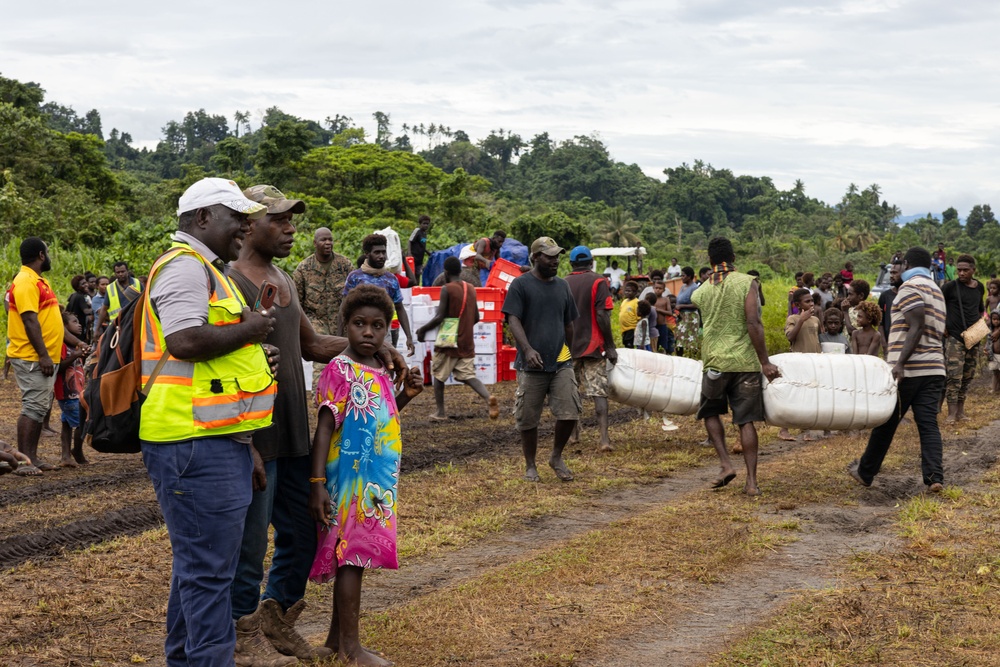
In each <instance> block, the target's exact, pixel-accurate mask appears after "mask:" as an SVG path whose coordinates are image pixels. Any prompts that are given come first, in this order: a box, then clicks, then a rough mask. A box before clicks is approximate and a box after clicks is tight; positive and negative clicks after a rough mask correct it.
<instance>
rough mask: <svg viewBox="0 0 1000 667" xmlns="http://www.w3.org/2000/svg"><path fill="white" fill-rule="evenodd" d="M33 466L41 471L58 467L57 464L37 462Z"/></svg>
mask: <svg viewBox="0 0 1000 667" xmlns="http://www.w3.org/2000/svg"><path fill="white" fill-rule="evenodd" d="M35 467H37V468H38V469H39V470H41V471H42V472H50V471H52V470H58V469H59V468H58V466H54V465H52V464H51V463H39V464H38V465H37V466H35Z"/></svg>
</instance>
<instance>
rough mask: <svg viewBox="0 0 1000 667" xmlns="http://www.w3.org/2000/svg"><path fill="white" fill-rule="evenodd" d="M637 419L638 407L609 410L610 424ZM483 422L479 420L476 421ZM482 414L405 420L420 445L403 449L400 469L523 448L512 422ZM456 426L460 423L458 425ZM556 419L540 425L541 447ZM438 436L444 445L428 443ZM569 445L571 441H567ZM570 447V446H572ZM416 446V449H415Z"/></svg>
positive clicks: (589, 423) (584, 423)
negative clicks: (444, 429)
mask: <svg viewBox="0 0 1000 667" xmlns="http://www.w3.org/2000/svg"><path fill="white" fill-rule="evenodd" d="M635 419H636V410H635V408H621V409H619V410H612V411H610V412H609V414H608V424H609V425H610V426H614V425H616V424H625V423H627V422H631V421H634V420H635ZM477 420H478V421H479V422H480V423H476V421H477ZM467 421H468V422H471V423H470V426H469V428H468V430H467V431H465V432H463V431H462V426H463V425H464V422H467ZM482 421H483V420H482V418H481V417H480V416H479V415H472V414H468V415H465V414H463V415H458V416H452V418H451V419H449V420H448V422H424V421H421V422H417V423H414V424H410V423H405V424H404V429H405V437H406V438H407V439H408V440H407V442H408V443H413V442H414V441H416V443H418V444H419V445H422V446H418V447H414V446H413V445H411V444H408V446H407V448H406V450H404V452H403V457H402V461H401V466H400V468H401V470H402V472H404V473H409V472H417V471H420V470H425V469H427V468H431V467H433V466H435V465H442V464H447V463H449V462H454V461H456V460H457V459H460V460H469V459H481V458H486V457H487V456H492V455H495V454H498V453H500V452H504V451H516V452H518V453H520V451H521V436H520V434H519V433H518V432H517V430H516V429H515V428H514V426H513V424H506V423H504V424H495V422H486V426H485V427H484V425H483V423H481V422H482ZM442 424H443V425H445V426H446V427H450V428H448V432H447V433H443V432H442V433H439V431H440V430H441V429H442V426H441V425H442ZM580 426H581V427H582V428H587V429H590V428H597V417H596V416H593V415H591V416H589V417H585V418H584V419H581V420H580ZM455 427H458V428H457V429H456V428H455ZM554 428H555V422H554V421H553V420H547V421H543V423H542V424H541V425H540V426H539V427H538V442H539V447H542V448H544V443H545V441H546V439H549V438H551V437H552V433H553V429H554ZM435 437H441V438H442V439H444V440H445V442H443V443H442V444H441V445H438V446H435V445H433V444H425V443H428V442H429V441H432V439H433V438H435ZM568 446H569V445H568ZM569 447H571V446H569ZM414 450H416V451H414Z"/></svg>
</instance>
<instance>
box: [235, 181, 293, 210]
mask: <svg viewBox="0 0 1000 667" xmlns="http://www.w3.org/2000/svg"><path fill="white" fill-rule="evenodd" d="M243 195H244V196H245V197H246V198H247V199H250V200H252V201H255V202H257V203H259V204H263V205H264V206H266V207H267V213H268V215H277V214H279V213H285V212H287V211H291V212H292V213H296V214H297V213H305V212H306V203H305V202H304V201H302V200H301V199H289V198H287V197H286V196H285V193H283V192H282V191H281V190H279V189H278V188H276V187H274V186H273V185H255V186H253V187H251V188H247V189H246V190H244V191H243Z"/></svg>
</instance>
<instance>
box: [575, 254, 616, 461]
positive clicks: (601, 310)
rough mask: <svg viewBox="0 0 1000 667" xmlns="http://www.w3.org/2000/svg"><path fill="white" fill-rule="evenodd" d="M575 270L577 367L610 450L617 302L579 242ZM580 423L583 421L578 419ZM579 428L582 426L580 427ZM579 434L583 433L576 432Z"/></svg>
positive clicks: (581, 388) (579, 380)
mask: <svg viewBox="0 0 1000 667" xmlns="http://www.w3.org/2000/svg"><path fill="white" fill-rule="evenodd" d="M569 263H570V265H571V266H572V267H573V272H572V273H570V274H569V275H568V276H566V283H567V284H568V285H569V289H570V292H572V294H573V300H574V301H575V302H576V309H577V311H578V312H579V314H580V316H579V317H577V318H576V319H575V320H573V346H572V348H571V349H570V352H571V353H572V355H573V368H574V371H575V372H576V383H577V386H578V389H579V392H580V393H581V394H583V395H585V396H590V397H591V398H593V399H594V412H596V413H597V426H598V428H599V429H600V431H601V445H600V447H601V451H602V452H610V451H612V449H614V448H613V447H612V446H611V438H610V436H609V435H608V366H607V363H608V362H611V363H612V364H613V363H615V362H616V361H618V351H617V350H616V349H615V341H614V339H613V337H612V335H611V311H612V310H614V303H613V301H612V298H611V290H610V289H609V288H608V281H607V280H605V279H604V276H602V275H600V274H597V273H594V272H593V271H592V270H591V267H592V266H593V263H594V256H593V255H592V254H591V252H590V248H588V247H587V246H585V245H578V246H577V247H575V248H573V250H572V251H570V253H569ZM577 424H579V422H577ZM577 430H579V426H578V427H577ZM574 435H575V436H577V437H579V433H574Z"/></svg>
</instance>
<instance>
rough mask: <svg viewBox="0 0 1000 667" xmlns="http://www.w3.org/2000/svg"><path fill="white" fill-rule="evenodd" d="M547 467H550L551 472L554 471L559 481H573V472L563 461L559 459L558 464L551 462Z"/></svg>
mask: <svg viewBox="0 0 1000 667" xmlns="http://www.w3.org/2000/svg"><path fill="white" fill-rule="evenodd" d="M549 467H550V468H552V470H553V472H555V474H556V477H558V478H559V479H560V480H561V481H563V482H572V481H573V473H572V472H570V469H569V468H567V467H566V464H565V463H564V462H563V461H560V462H559V465H558V466H554V465H552V464H551V463H549Z"/></svg>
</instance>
